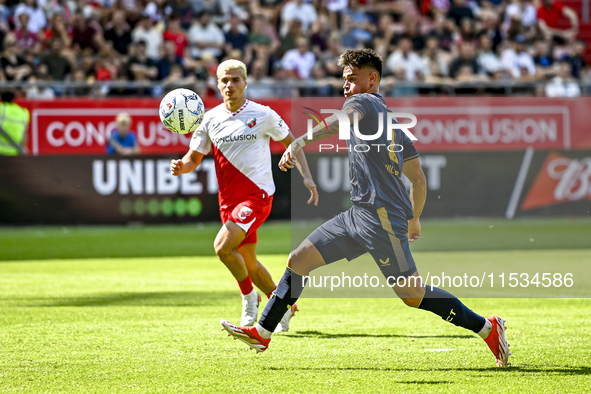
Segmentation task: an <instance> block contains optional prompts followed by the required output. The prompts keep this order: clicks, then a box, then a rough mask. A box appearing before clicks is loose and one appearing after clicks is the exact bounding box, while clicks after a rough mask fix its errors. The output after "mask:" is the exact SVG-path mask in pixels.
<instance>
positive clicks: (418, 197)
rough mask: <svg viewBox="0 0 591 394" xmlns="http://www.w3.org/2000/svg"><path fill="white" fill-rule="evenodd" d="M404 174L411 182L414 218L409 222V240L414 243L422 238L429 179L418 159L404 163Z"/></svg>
mask: <svg viewBox="0 0 591 394" xmlns="http://www.w3.org/2000/svg"><path fill="white" fill-rule="evenodd" d="M402 172H403V173H404V175H405V176H406V177H407V178H408V180H410V183H411V185H410V201H411V202H412V212H413V214H414V218H412V219H411V220H409V221H408V240H409V242H414V241H416V240H417V239H419V238H420V237H421V222H420V221H419V218H420V216H421V214H422V213H423V208H424V206H425V199H426V198H427V178H425V174H424V173H423V169H422V168H421V162H420V161H419V158H418V157H416V158H414V159H411V160H409V161H406V162H404V166H403V167H402Z"/></svg>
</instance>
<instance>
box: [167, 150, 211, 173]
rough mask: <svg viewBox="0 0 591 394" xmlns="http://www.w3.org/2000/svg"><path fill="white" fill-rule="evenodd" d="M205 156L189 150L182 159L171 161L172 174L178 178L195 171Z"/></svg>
mask: <svg viewBox="0 0 591 394" xmlns="http://www.w3.org/2000/svg"><path fill="white" fill-rule="evenodd" d="M203 156H204V155H203V153H200V152H197V151H194V150H193V149H189V151H188V152H187V154H186V155H185V156H184V157H183V158H182V159H173V160H171V161H170V172H171V173H172V175H176V176H178V175H181V174H186V173H188V172H191V171H195V169H196V168H197V166H198V165H199V163H201V160H203Z"/></svg>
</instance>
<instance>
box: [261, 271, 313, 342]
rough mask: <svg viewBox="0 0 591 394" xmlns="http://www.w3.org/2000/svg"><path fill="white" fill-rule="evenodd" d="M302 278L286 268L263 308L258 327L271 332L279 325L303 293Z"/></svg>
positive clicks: (303, 283) (303, 284)
mask: <svg viewBox="0 0 591 394" xmlns="http://www.w3.org/2000/svg"><path fill="white" fill-rule="evenodd" d="M305 285H306V284H305V282H304V277H303V276H302V275H300V274H297V273H295V272H293V271H292V270H291V269H290V268H286V269H285V272H284V273H283V276H282V277H281V280H280V281H279V285H277V288H276V289H275V291H274V292H273V295H271V298H270V299H269V302H267V305H266V306H265V310H264V311H263V313H262V315H261V318H260V320H259V325H260V326H261V327H263V328H264V329H265V330H267V331H270V332H273V331H275V327H277V325H278V324H279V322H280V321H281V319H282V318H283V315H285V312H287V310H288V309H289V308H291V306H292V305H293V304H295V302H296V301H297V300H298V298H300V295H301V294H302V291H304V286H305Z"/></svg>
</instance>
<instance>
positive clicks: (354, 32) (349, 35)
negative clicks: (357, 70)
mask: <svg viewBox="0 0 591 394" xmlns="http://www.w3.org/2000/svg"><path fill="white" fill-rule="evenodd" d="M359 32H360V30H359V29H357V28H356V27H355V21H353V18H351V16H350V15H348V14H343V16H342V18H341V32H340V34H341V41H342V43H343V47H344V48H345V49H359V48H360V47H361V45H362V40H361V39H360V38H361V37H364V36H365V34H364V33H365V32H363V31H361V35H360V34H358V33H359ZM364 38H365V37H364Z"/></svg>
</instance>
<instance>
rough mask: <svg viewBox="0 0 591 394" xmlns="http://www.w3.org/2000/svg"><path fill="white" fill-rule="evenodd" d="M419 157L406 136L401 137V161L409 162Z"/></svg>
mask: <svg viewBox="0 0 591 394" xmlns="http://www.w3.org/2000/svg"><path fill="white" fill-rule="evenodd" d="M416 157H419V151H418V150H417V148H415V145H414V144H413V143H412V141H411V139H410V138H408V136H407V135H406V134H403V135H402V161H403V162H404V161H409V160H412V159H414V158H416Z"/></svg>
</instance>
